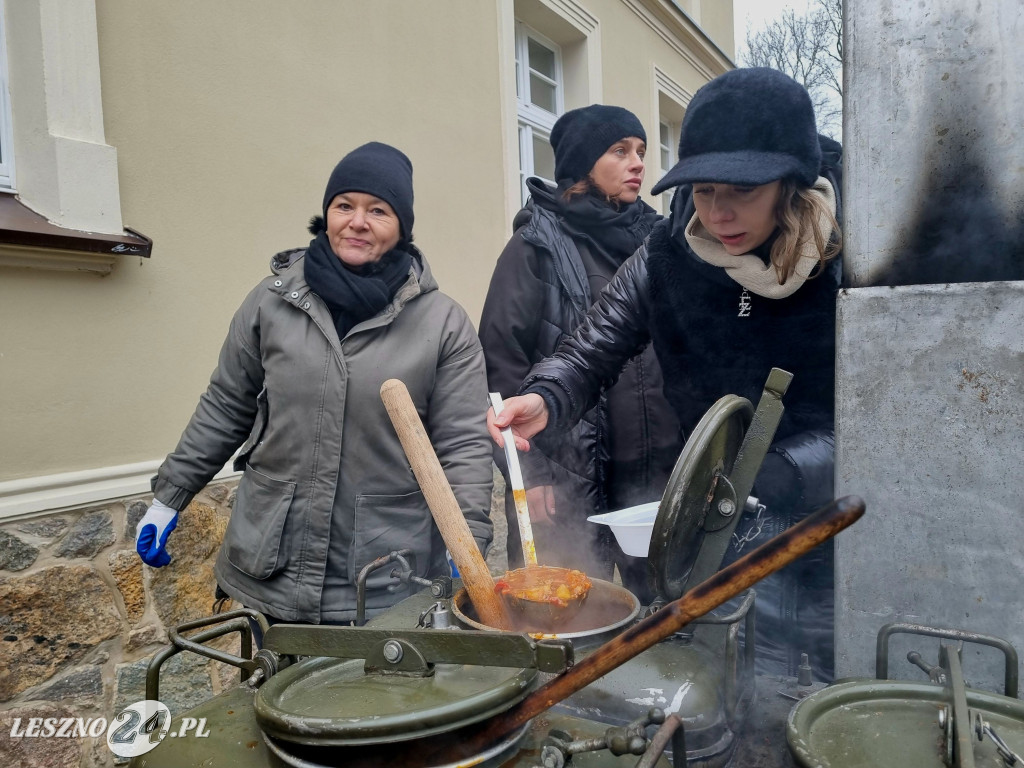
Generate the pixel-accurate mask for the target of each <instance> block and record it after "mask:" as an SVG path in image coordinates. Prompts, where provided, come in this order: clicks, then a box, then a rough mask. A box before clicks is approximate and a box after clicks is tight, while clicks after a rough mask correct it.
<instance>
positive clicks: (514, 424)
mask: <svg viewBox="0 0 1024 768" xmlns="http://www.w3.org/2000/svg"><path fill="white" fill-rule="evenodd" d="M547 425H548V406H547V404H546V403H545V402H544V398H543V397H541V396H540V395H537V394H532V393H531V394H528V395H520V396H518V397H510V398H509V399H508V400H504V401H503V402H502V409H501V415H499V416H495V415H494V410H493V409H492V408H488V409H487V431H488V432H490V433H491V438H492V439H493V440H494V442H496V443H497V444H498V445H499V446H501V447H504V446H505V440H504V439H503V438H502V436H501V430H503V429H506V428H508V427H511V428H512V436H513V437H514V438H515V442H516V450H519V451H528V450H530V442H529V439H530V438H531V437H533V436H534V435H536V434H537V433H538V432H540V431H541V430H543V429H544V427H546V426H547Z"/></svg>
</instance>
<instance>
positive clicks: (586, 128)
mask: <svg viewBox="0 0 1024 768" xmlns="http://www.w3.org/2000/svg"><path fill="white" fill-rule="evenodd" d="M630 136H636V137H637V138H638V139H641V140H643V142H644V143H645V144H646V143H647V134H646V133H644V127H643V125H642V124H641V123H640V120H639V119H638V118H637V116H636V115H634V114H633V113H632V112H630V111H629V110H628V109H623V108H622V107H611V106H607V105H605V104H591V105H590V106H589V107H580V108H579V109H571V110H569V111H568V112H566V113H565V114H564V115H562V116H561V117H560V118H558V120H557V121H555V126H554V128H552V129H551V139H550V141H551V148H552V149H553V150H555V181H561V180H562V179H569V180H571V181H573V182H577V181H579V180H580V179H582V178H584V177H585V176H586V175H587V174H588V173H590V169H591V168H593V167H594V163H596V162H597V159H598V158H599V157H601V155H603V154H604V153H605V152H607V151H608V147H610V146H611V145H612V144H614V143H615V142H617V141H619V140H621V139H625V138H629V137H630Z"/></svg>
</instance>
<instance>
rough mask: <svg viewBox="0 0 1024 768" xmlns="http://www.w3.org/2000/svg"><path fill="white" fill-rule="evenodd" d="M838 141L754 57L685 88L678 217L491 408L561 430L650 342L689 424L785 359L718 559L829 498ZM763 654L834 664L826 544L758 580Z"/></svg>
mask: <svg viewBox="0 0 1024 768" xmlns="http://www.w3.org/2000/svg"><path fill="white" fill-rule="evenodd" d="M840 161H841V148H840V146H839V145H838V143H836V142H834V141H832V140H831V139H827V138H825V137H820V136H819V135H818V133H817V130H816V128H815V121H814V111H813V108H812V106H811V101H810V98H809V97H808V95H807V91H806V90H805V89H804V88H803V86H801V85H800V84H798V83H797V82H796V81H794V80H793V79H792V78H790V77H788V76H786V75H784V74H782V73H780V72H777V71H774V70H771V69H763V68H752V69H738V70H733V71H730V72H727V73H726V74H724V75H721V76H719V77H717V78H715V79H714V80H712V81H711V82H709V83H708V84H706V85H705V86H704V87H702V88H701V89H700V90H698V91H697V93H696V94H695V95H694V97H693V100H692V101H691V102H690V105H689V107H688V108H687V111H686V116H685V118H684V120H683V124H682V129H681V135H680V141H679V162H678V163H677V164H676V166H675V167H674V168H672V169H671V170H670V171H669V172H668V173H667V174H666V175H665V177H664V178H663V179H662V180H661V181H660V182H659V183H658V184H657V185H655V188H654V190H653V191H654V192H655V193H658V192H660V191H661V190H664V189H668V188H670V187H673V186H674V187H677V190H676V192H675V194H674V197H673V200H672V210H671V215H670V216H669V218H668V219H666V220H664V221H662V222H660V223H659V224H658V225H657V226H656V227H655V228H654V230H653V231H652V232H651V235H650V237H649V238H648V240H647V242H646V244H645V245H644V246H643V247H641V248H640V249H639V250H638V252H637V253H636V254H635V255H634V256H633V257H631V258H630V259H629V260H628V261H627V262H626V263H625V264H624V265H623V267H622V269H620V270H619V272H618V273H617V275H616V277H615V279H614V280H613V281H612V283H611V284H610V285H609V287H608V289H607V290H606V291H605V292H604V294H603V295H602V297H601V299H600V300H599V301H598V302H597V303H596V304H595V305H594V307H593V308H592V309H591V311H590V312H589V313H588V315H587V318H586V319H585V320H584V322H583V323H582V324H581V325H580V326H579V327H578V328H577V329H576V331H575V332H574V333H573V335H572V336H571V337H570V338H568V339H567V340H565V342H564V343H563V344H562V345H561V346H560V347H559V349H558V351H557V353H556V354H555V355H554V356H553V357H550V358H548V359H546V360H544V361H541V362H539V363H538V364H537V365H535V366H534V367H533V369H532V370H531V371H530V374H529V375H528V377H527V378H526V380H525V382H524V383H523V385H522V387H521V388H520V390H519V391H520V393H522V394H523V395H524V396H523V397H518V398H512V400H511V401H508V402H506V403H505V407H504V410H503V412H502V414H501V415H500V416H499V417H498V418H494V417H493V416H489V417H488V418H489V422H491V435H492V437H494V439H495V440H496V441H499V442H500V433H499V432H498V428H500V427H504V426H507V425H509V424H511V425H512V427H513V432H514V433H516V434H517V435H518V438H517V441H516V442H517V444H519V445H520V448H521V449H525V448H527V446H528V443H527V439H528V438H530V437H532V436H533V435H535V434H537V433H538V432H540V431H541V430H543V429H544V428H545V426H546V425H547V424H548V422H549V421H550V422H551V423H552V426H551V428H550V429H548V430H547V431H548V432H551V431H555V432H558V431H561V430H564V429H565V428H566V427H567V425H570V424H573V423H574V422H575V421H576V420H577V419H578V418H579V415H580V413H582V412H583V411H584V410H585V409H586V408H588V407H590V405H591V404H592V403H593V402H594V401H595V400H596V398H597V395H598V393H599V392H600V390H601V387H602V385H603V384H604V382H607V381H610V380H614V378H615V375H616V373H617V371H618V370H619V368H620V367H621V366H622V365H623V363H624V362H625V361H626V360H627V359H629V357H630V356H631V355H632V354H634V353H635V351H636V350H638V349H640V348H642V346H643V345H645V344H647V343H648V342H649V341H651V342H653V346H654V349H655V351H656V352H657V355H658V360H659V362H660V363H661V366H662V370H663V372H664V375H665V394H666V396H667V397H668V399H669V401H670V402H671V404H672V406H673V409H674V410H675V412H676V414H677V415H678V417H679V420H680V423H681V424H682V427H683V430H684V431H685V432H686V433H687V434H689V432H690V431H691V430H692V429H693V428H694V426H695V425H696V424H697V422H698V421H699V419H700V418H701V416H702V415H703V414H704V413H705V412H706V411H707V409H708V408H709V407H710V406H711V405H713V404H714V403H715V401H716V400H718V398H720V397H721V396H722V395H725V394H737V395H741V396H743V397H746V398H747V399H749V400H750V401H751V402H753V403H756V402H757V401H758V400H759V398H760V394H761V390H762V388H763V386H764V383H765V380H766V378H767V375H768V373H769V371H770V369H771V368H773V367H778V368H782V369H784V370H787V371H789V372H791V373H793V375H794V377H793V382H792V385H791V386H790V388H789V390H788V392H787V394H786V397H785V405H786V410H785V414H784V416H783V418H782V422H781V423H780V425H779V428H778V431H777V432H776V435H775V442H774V444H773V446H772V448H771V450H770V452H769V454H768V456H767V458H766V459H765V461H764V463H763V465H762V468H761V472H760V474H759V475H758V478H757V482H756V484H755V487H754V495H755V496H757V497H758V498H759V499H760V501H761V502H762V503H763V504H764V505H765V506H766V510H765V511H764V512H763V513H761V514H760V516H758V515H756V514H751V515H750V516H749V518H748V519H743V520H741V521H740V523H739V524H738V527H737V529H736V533H735V535H734V537H733V541H732V544H731V546H730V551H729V553H728V554H727V555H726V560H727V561H728V560H730V559H735V558H736V557H738V556H740V555H742V554H746V552H749V551H750V550H751V549H753V548H754V547H756V546H757V545H759V544H760V543H762V542H763V541H764V540H766V539H768V538H769V537H771V536H772V535H774V534H775V533H777V532H779V531H780V530H782V529H785V528H786V527H788V526H790V525H791V524H793V523H794V522H796V521H797V520H798V519H800V518H801V517H802V516H804V515H806V514H807V513H809V512H810V511H813V510H814V509H816V508H817V507H818V506H821V505H823V504H825V503H827V502H828V501H830V500H831V498H832V492H833V491H832V489H833V477H832V470H833V452H834V432H833V430H834V404H833V399H834V390H835V369H834V366H835V360H834V358H835V299H836V293H837V290H838V288H839V285H840V279H841V274H842V267H841V263H840V259H839V248H840V231H839V225H838V221H839V218H840V205H839V193H840V183H839V179H840V174H841V170H840ZM757 594H758V599H757V630H758V631H757V639H756V642H757V659H758V667H759V669H760V670H762V671H765V672H775V673H778V674H790V675H792V674H796V671H797V665H798V664H799V660H800V654H801V653H804V652H805V653H808V654H809V656H810V660H811V665H812V668H813V670H814V672H815V673H816V674H817V676H818V677H819V679H824V680H830V679H831V677H832V671H833V668H834V665H833V658H832V656H833V651H832V632H833V627H832V616H833V608H832V606H833V603H832V597H833V590H832V558H831V550H830V549H829V548H828V546H823V547H819V548H818V549H817V550H815V552H814V553H812V554H811V555H810V556H807V557H804V558H802V559H801V561H800V562H799V563H796V564H794V565H792V566H790V567H789V568H787V569H785V570H784V571H782V572H780V573H779V574H777V575H776V576H775V577H770V579H769V580H765V581H763V582H761V583H759V584H758V587H757Z"/></svg>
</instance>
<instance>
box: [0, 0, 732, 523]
mask: <svg viewBox="0 0 1024 768" xmlns="http://www.w3.org/2000/svg"><path fill="white" fill-rule="evenodd" d="M16 1H17V0H16ZM79 4H80V0H74V2H72V0H43V2H41V4H40V8H42V16H43V17H44V18H43V19H42V22H41V23H42V26H43V28H44V36H45V30H47V29H48V30H49V34H51V35H58V36H59V35H66V36H68V37H69V38H74V39H79V38H80V37H81V30H80V29H76V28H74V27H70V28H68V27H62V26H61V24H60V23H55V22H54V21H53V20H52V19H51V20H50V22H49V23H47V20H46V18H45V16H46V14H47V13H51V14H59V13H60V12H61V9H62V7H63V8H64V9H65V10H66V9H67V8H69V7H72V6H74V7H78V6H79ZM12 5H13V4H12V2H11V0H7V15H8V25H7V30H6V34H7V39H8V45H9V48H11V54H10V55H11V57H12V59H13V60H12V64H11V96H12V103H13V110H14V121H15V124H16V128H17V126H18V123H19V118H21V119H22V120H23V122H22V127H23V128H24V126H25V121H26V120H27V118H26V116H25V115H24V113H19V105H21V106H22V107H24V105H25V104H26V103H27V101H28V93H29V90H30V89H32V88H36V87H37V86H38V82H36V80H35V79H34V78H33V77H29V76H28V75H26V73H25V71H24V70H25V67H23V66H21V65H22V62H20V61H19V60H17V59H14V57H15V56H16V55H18V53H19V51H20V50H22V48H19V45H18V44H17V43H16V42H15V43H14V44H13V45H12V41H16V39H18V38H19V35H21V36H22V39H24V32H25V30H24V29H19V27H18V25H19V24H21V23H23V22H22V17H23V16H24V14H23V13H22V12H20V11H18V12H15V11H12ZM86 5H88V3H86ZM731 5H732V4H731V3H729V2H717V0H716V1H715V2H707V0H705V1H704V2H696V0H691V2H689V3H686V2H682V1H681V0H679V1H676V0H578V1H577V0H493V2H484V1H483V0H430V2H413V1H412V0H373V2H369V1H368V0H303V2H300V3H281V2H276V1H274V0H218V2H209V1H208V0H179V1H178V2H174V3H166V2H156V1H155V0H137V1H136V2H131V3H125V2H122V1H121V0H96V1H95V26H96V31H95V34H96V42H97V45H96V50H97V51H98V53H97V54H95V55H96V56H98V72H99V83H100V85H101V93H102V101H101V106H102V129H103V132H104V133H105V142H106V145H108V147H107V149H110V148H113V149H112V151H114V152H116V169H117V174H116V179H117V184H118V185H119V192H120V208H121V210H120V218H121V220H122V221H123V223H124V226H126V227H131V228H132V229H134V230H137V231H139V232H142V233H144V234H145V235H147V236H149V237H151V238H152V239H153V241H154V246H153V252H152V258H151V259H140V258H133V257H121V258H120V259H119V261H118V263H117V264H116V266H115V268H114V269H113V271H112V272H111V273H110V274H109V275H107V276H105V277H98V276H96V275H94V274H88V273H80V272H68V271H51V270H46V271H44V270H38V269H25V268H5V267H0V394H2V400H0V403H2V404H0V409H2V420H0V421H2V426H0V519H3V518H4V517H5V516H6V517H10V516H12V515H24V514H32V513H36V512H41V511H44V510H47V509H59V508H68V507H73V506H75V505H80V504H81V503H84V502H92V501H97V500H101V499H103V498H115V497H118V496H127V495H130V494H138V493H143V492H145V489H146V478H148V476H149V475H150V474H151V473H152V471H153V469H154V468H155V466H156V464H157V463H158V462H159V460H160V459H162V457H163V456H164V455H165V454H166V453H167V452H168V451H169V450H170V449H171V448H173V446H174V444H175V443H176V441H177V438H178V436H179V434H180V432H181V430H182V428H183V427H184V425H185V423H186V421H187V420H188V418H189V416H190V415H191V413H192V411H193V409H194V407H195V403H196V401H197V398H198V396H199V395H200V393H201V392H202V391H203V390H204V388H205V386H206V382H207V380H208V377H209V374H210V372H211V371H212V369H213V367H214V365H215V363H216V358H217V352H218V349H219V347H220V344H221V341H222V338H223V335H224V333H225V331H226V329H227V325H228V321H229V319H230V317H231V314H232V313H233V311H234V310H235V308H236V307H237V305H238V304H239V303H240V302H241V300H242V298H243V297H244V295H245V294H246V293H247V292H248V291H249V289H250V288H251V287H252V286H253V285H255V283H256V282H258V281H259V280H260V279H261V278H262V277H263V276H264V275H266V274H267V273H268V260H269V258H270V257H271V256H272V255H273V254H274V253H275V252H277V251H279V250H281V249H285V248H289V247H295V246H301V245H304V244H305V243H306V242H308V240H309V235H308V234H307V232H306V229H305V227H306V224H307V222H308V220H309V218H310V217H311V216H312V215H314V214H316V213H318V212H319V210H320V204H321V197H322V192H323V187H324V184H325V182H326V179H327V176H328V174H329V173H330V170H331V169H332V167H333V165H334V164H335V162H336V161H337V160H338V159H339V158H340V157H341V156H342V155H343V154H344V153H345V152H347V151H348V150H350V149H352V148H354V147H355V146H357V145H359V144H361V143H363V142H365V141H369V140H380V141H385V142H388V143H392V144H394V145H396V146H398V147H399V148H401V149H402V150H404V151H405V152H406V153H407V154H408V155H409V157H410V158H411V159H412V162H413V165H414V169H415V171H414V183H415V192H416V204H415V210H416V225H415V238H416V242H417V244H418V245H419V246H420V247H421V248H422V250H423V252H424V253H425V255H426V257H427V259H428V261H429V262H430V264H431V267H432V269H433V270H434V272H435V274H436V276H437V278H438V281H439V283H440V285H441V288H442V290H444V291H445V292H446V293H449V294H450V295H452V296H453V297H455V298H456V299H457V300H458V301H460V302H461V303H462V304H463V305H464V306H465V307H466V309H467V310H468V312H469V314H470V316H471V317H473V318H474V320H476V319H477V318H478V317H479V313H480V309H481V307H482V303H483V296H484V293H485V291H486V289H487V285H488V282H489V278H490V274H491V270H492V268H493V265H494V262H495V260H496V258H497V256H498V253H499V252H500V251H501V248H502V247H503V245H504V243H505V241H506V240H507V238H508V236H509V235H510V234H511V232H510V222H511V217H512V215H513V214H514V213H515V211H516V210H517V209H518V206H519V197H518V179H517V167H518V146H517V143H516V134H515V115H516V106H515V80H514V77H515V68H514V61H513V59H512V55H513V43H512V40H513V34H514V31H513V30H514V23H515V19H516V18H517V17H529V18H530V19H531V21H534V22H537V23H539V24H544V25H547V29H545V30H542V31H545V34H549V35H551V36H552V37H555V38H557V37H559V36H562V37H563V38H564V39H565V44H566V48H565V51H566V59H567V65H566V66H567V75H568V74H571V75H572V78H573V84H571V85H570V88H569V89H568V92H567V99H566V101H567V103H566V105H565V106H566V108H571V107H575V106H582V105H584V104H588V103H592V102H598V101H600V102H604V103H615V104H621V105H623V106H625V107H627V108H629V109H631V110H633V111H634V112H636V113H637V114H638V115H639V116H640V117H641V119H642V120H643V122H644V124H645V126H646V127H647V130H648V135H649V137H650V138H651V140H652V141H653V140H654V137H656V136H657V120H658V115H659V101H662V102H663V101H664V99H665V98H666V94H668V96H669V97H671V98H672V99H674V100H675V102H676V103H677V104H680V105H683V106H684V105H685V101H686V100H687V99H688V98H689V96H690V95H692V93H693V92H694V91H695V90H696V89H697V88H698V87H699V86H700V85H701V84H702V83H703V82H705V81H706V80H708V79H710V78H711V77H713V76H714V75H716V74H719V73H720V72H722V71H724V70H725V69H728V68H731V67H732V63H731V62H730V60H729V58H728V56H727V54H726V53H724V52H723V51H731V50H732V47H733V46H732V42H733V41H732V34H731V30H732V24H731ZM709 8H710V9H712V10H710V11H709V10H708V9H709ZM700 19H707V20H708V23H709V24H710V25H711V29H712V31H713V35H714V38H715V39H714V41H713V40H712V39H711V38H709V37H708V36H707V34H706V33H705V32H703V31H702V30H701V29H700V28H698V27H697V26H696V23H695V22H696V20H700ZM86 31H87V32H88V30H86ZM44 42H45V41H44ZM44 48H45V45H44ZM49 50H50V51H51V52H52V51H54V50H56V51H62V50H65V49H64V48H63V47H62V46H60V45H59V44H55V43H53V42H52V41H51V45H50V49H49ZM54 93H56V94H58V95H59V94H60V90H59V89H55V90H54ZM37 117H38V116H37V115H35V114H33V115H31V118H32V119H33V120H34V119H36V118H37ZM90 141H92V139H90ZM652 159H655V162H656V158H654V157H653V155H652ZM658 175H660V172H659V170H658V168H657V167H655V166H654V165H653V164H652V167H651V168H650V170H649V172H648V181H647V185H646V188H647V189H649V188H650V185H651V184H652V183H653V182H654V181H655V180H656V179H657V177H658ZM31 177H32V169H31V168H30V167H27V166H25V165H24V164H23V167H19V178H20V179H21V180H28V179H31ZM26 183H27V181H26Z"/></svg>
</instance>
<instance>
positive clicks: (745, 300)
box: [736, 288, 753, 317]
mask: <svg viewBox="0 0 1024 768" xmlns="http://www.w3.org/2000/svg"><path fill="white" fill-rule="evenodd" d="M752 306H753V305H752V304H751V303H750V294H749V293H747V289H746V288H744V289H743V292H742V293H740V311H739V314H737V315H736V316H737V317H750V309H751V307H752Z"/></svg>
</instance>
